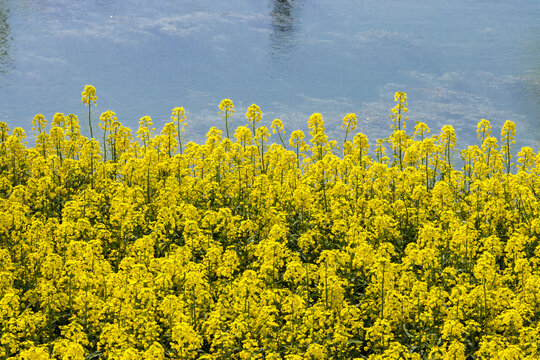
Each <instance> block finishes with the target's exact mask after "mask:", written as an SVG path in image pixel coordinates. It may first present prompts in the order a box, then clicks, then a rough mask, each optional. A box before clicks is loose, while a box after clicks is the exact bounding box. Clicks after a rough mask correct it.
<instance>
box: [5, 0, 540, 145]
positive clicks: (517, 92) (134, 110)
mask: <svg viewBox="0 0 540 360" xmlns="http://www.w3.org/2000/svg"><path fill="white" fill-rule="evenodd" d="M539 24H540V2H539V1H538V0H520V1H510V2H509V1H499V0H493V1H482V0H475V1H470V0H456V1H451V2H448V1H440V0H434V1H429V2H426V1H421V0H409V1H399V0H391V1H390V0H388V1H387V0H378V1H346V0H333V1H323V0H296V1H293V0H289V1H286V0H281V1H278V0H273V1H272V0H268V1H262V0H260V1H256V0H228V1H216V0H214V1H204V0H196V1H195V0H194V1H180V0H179V1H168V2H165V1H158V0H144V1H142V0H141V1H137V0H122V1H114V0H109V1H106V0H87V1H80V0H57V1H52V0H49V1H46V0H0V120H2V121H7V122H8V124H9V125H10V126H11V127H12V128H13V127H15V126H21V127H23V128H25V129H26V130H28V131H29V130H30V128H31V119H32V118H33V117H34V115H35V114H36V113H43V114H44V115H45V117H46V118H47V119H49V120H51V119H52V116H53V114H54V113H55V112H63V113H66V114H68V113H74V114H76V115H78V116H79V118H80V119H81V123H82V124H83V131H87V130H86V129H84V127H85V126H86V120H85V119H86V116H87V112H86V111H87V110H86V108H85V107H84V106H83V104H82V103H81V91H82V89H83V87H84V85H86V84H92V85H94V86H95V87H96V89H97V95H98V106H97V107H96V108H94V109H93V112H94V114H95V115H94V124H95V125H94V128H97V120H98V116H99V114H100V113H101V112H103V111H106V110H113V111H115V112H116V113H117V115H118V118H119V120H120V121H122V122H123V123H124V124H127V125H129V126H130V127H131V128H132V129H134V130H136V129H137V126H138V120H139V118H140V117H142V116H143V115H149V116H150V117H152V119H153V120H154V123H155V127H156V128H157V129H158V131H159V130H160V129H161V127H162V125H163V124H164V123H165V122H167V121H170V120H169V119H170V112H171V109H172V108H173V107H175V106H184V107H185V108H186V111H187V117H188V130H187V133H186V136H187V137H188V138H189V139H191V140H196V141H200V140H201V139H202V138H203V137H204V135H205V133H206V132H207V130H208V129H209V127H210V126H218V127H221V128H222V127H223V120H222V119H221V118H220V117H219V115H218V104H219V102H220V101H221V100H222V99H223V98H230V99H232V100H233V101H234V103H235V106H236V113H235V114H234V116H233V119H232V124H233V126H238V125H243V124H245V123H246V120H245V116H244V114H245V111H246V108H247V106H249V105H250V104H251V103H256V104H257V105H259V106H260V107H261V109H262V111H263V112H264V117H263V123H264V124H266V125H269V124H270V122H271V121H272V120H273V119H274V118H280V119H282V120H283V122H284V123H285V126H286V129H287V130H289V133H290V131H291V130H293V129H295V128H301V129H303V130H306V127H307V126H306V122H307V119H308V117H309V115H310V114H311V113H313V112H320V113H322V114H323V116H324V119H325V120H326V126H327V129H328V131H329V132H330V134H331V136H332V137H333V138H335V139H342V137H343V134H342V130H341V129H340V124H341V120H342V118H343V116H344V115H345V114H346V113H349V112H355V113H357V114H358V118H359V126H358V130H359V131H361V132H363V133H365V134H366V135H367V136H368V137H369V138H370V140H371V143H372V144H373V143H374V141H375V139H377V138H380V137H385V136H387V135H388V134H389V132H390V119H389V118H388V115H389V114H390V109H391V108H392V107H393V106H394V99H393V94H394V93H395V92H396V91H405V92H406V93H407V94H408V97H409V116H410V122H409V125H408V127H407V129H408V131H409V133H410V132H412V129H413V127H414V121H415V120H417V121H423V122H426V123H427V124H428V125H429V126H430V128H431V129H432V132H438V131H439V130H440V128H441V126H443V125H445V124H451V125H453V126H454V128H455V129H456V132H457V135H458V140H459V145H460V146H464V145H469V144H472V143H478V140H477V138H476V133H475V129H476V124H477V123H478V121H479V120H480V119H481V118H485V119H488V120H490V121H491V122H492V125H493V133H494V135H496V136H497V137H499V134H500V129H501V126H502V124H503V123H504V121H505V120H507V119H509V120H513V121H515V122H516V123H517V137H518V139H519V141H518V144H517V146H518V147H519V146H525V145H528V146H533V147H535V148H536V149H537V150H538V149H539V147H540V146H539V145H540V115H539V114H540V25H539Z"/></svg>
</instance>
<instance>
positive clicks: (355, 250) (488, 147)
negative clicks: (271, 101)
mask: <svg viewBox="0 0 540 360" xmlns="http://www.w3.org/2000/svg"><path fill="white" fill-rule="evenodd" d="M82 101H83V103H84V105H82V106H87V107H88V119H80V121H81V122H82V121H86V120H88V125H89V130H90V134H91V136H90V137H86V136H84V135H83V134H81V125H80V123H79V119H78V118H77V117H76V116H75V115H73V114H69V115H64V114H61V113H57V114H56V115H55V116H54V118H53V119H52V122H51V124H50V126H48V124H47V123H48V122H47V120H46V119H45V117H44V116H43V115H41V114H38V115H36V117H35V118H34V121H33V125H34V127H33V128H32V131H33V132H34V134H35V138H36V141H35V147H29V146H27V143H26V141H25V138H26V133H25V131H24V130H23V129H22V128H19V127H17V128H14V129H13V130H12V129H10V128H9V126H8V124H6V123H0V359H27V360H45V359H63V360H68V359H69V360H78V359H81V360H82V359H268V360H275V359H287V360H300V359H373V360H374V359H456V360H457V359H516V360H517V359H538V358H540V342H539V341H538V339H539V338H540V325H539V319H540V271H539V260H540V246H539V234H540V206H539V201H540V153H538V154H537V153H535V151H534V149H532V148H529V147H524V148H522V149H514V146H513V144H514V137H515V125H514V123H512V122H511V121H507V122H506V123H505V124H504V126H503V128H502V130H501V131H500V137H499V136H498V134H496V135H497V136H495V135H493V133H492V129H491V124H490V123H489V122H488V121H486V120H484V119H482V120H481V121H480V122H479V123H478V128H477V129H478V130H477V134H478V143H477V144H476V145H471V146H469V147H468V148H466V149H463V150H458V149H457V148H456V135H455V132H454V129H453V128H452V127H451V126H448V125H447V126H444V127H443V128H442V129H441V131H440V133H439V134H436V135H434V134H432V132H431V131H430V129H429V128H428V126H427V125H426V124H424V123H419V122H417V123H416V124H415V126H414V129H410V128H411V125H410V121H409V119H408V117H407V100H406V94H405V93H402V92H398V93H396V95H395V101H396V105H395V107H394V108H393V109H392V110H391V112H389V114H390V119H389V122H388V125H389V126H391V131H390V135H389V136H388V137H387V138H385V139H379V140H377V142H376V147H375V149H374V151H370V145H369V142H368V139H367V137H366V136H365V135H363V134H362V133H360V132H358V131H357V118H356V115H355V114H347V115H346V116H345V117H344V119H343V125H342V130H343V137H342V138H341V139H330V138H329V137H328V135H327V133H326V131H325V124H324V120H323V117H322V115H321V114H317V113H315V114H313V115H312V116H311V117H310V118H309V120H308V127H309V130H310V131H309V134H307V135H306V134H304V133H303V132H302V131H300V130H295V131H292V132H290V133H289V132H288V131H286V130H287V129H286V128H284V124H283V123H282V122H281V121H280V120H279V119H275V120H274V121H273V122H272V123H271V126H270V128H267V127H265V126H261V125H260V124H261V119H262V111H261V109H260V108H259V107H257V106H256V105H251V106H250V107H249V108H248V110H247V112H246V114H245V126H240V127H236V128H235V129H233V128H232V127H231V126H230V125H231V119H233V118H234V119H235V121H237V122H238V121H240V120H237V119H238V118H242V117H240V116H238V114H236V116H235V108H234V104H233V102H232V101H231V100H229V99H225V100H224V101H223V102H222V103H221V104H220V105H219V111H220V116H221V117H222V120H223V122H220V123H219V125H218V127H219V128H218V127H212V128H211V129H210V130H209V131H208V133H207V135H206V140H205V142H204V143H201V144H198V143H195V142H186V141H184V139H183V138H182V135H183V134H184V129H185V128H186V126H189V121H188V119H186V116H185V111H184V109H183V108H180V107H178V108H174V109H173V110H172V116H171V122H169V123H167V124H165V125H164V127H163V129H162V130H161V131H159V132H156V130H155V129H154V128H153V127H152V126H153V122H152V119H151V118H150V117H148V116H145V117H143V118H141V120H140V122H139V128H138V130H137V132H136V133H133V132H132V130H131V129H129V128H127V127H125V126H123V125H122V124H121V123H120V122H119V121H118V119H117V118H116V115H115V113H114V112H112V111H106V112H103V113H102V114H101V115H100V116H99V129H100V131H99V132H98V133H96V132H95V130H97V128H95V126H94V129H93V128H92V125H93V124H92V119H93V118H96V117H97V116H96V115H95V114H93V113H92V109H93V108H92V106H93V104H95V103H96V101H97V97H96V92H95V89H94V88H93V87H91V86H87V87H86V88H85V90H84V91H83V94H82ZM94 125H95V124H94ZM220 129H221V130H220Z"/></svg>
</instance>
